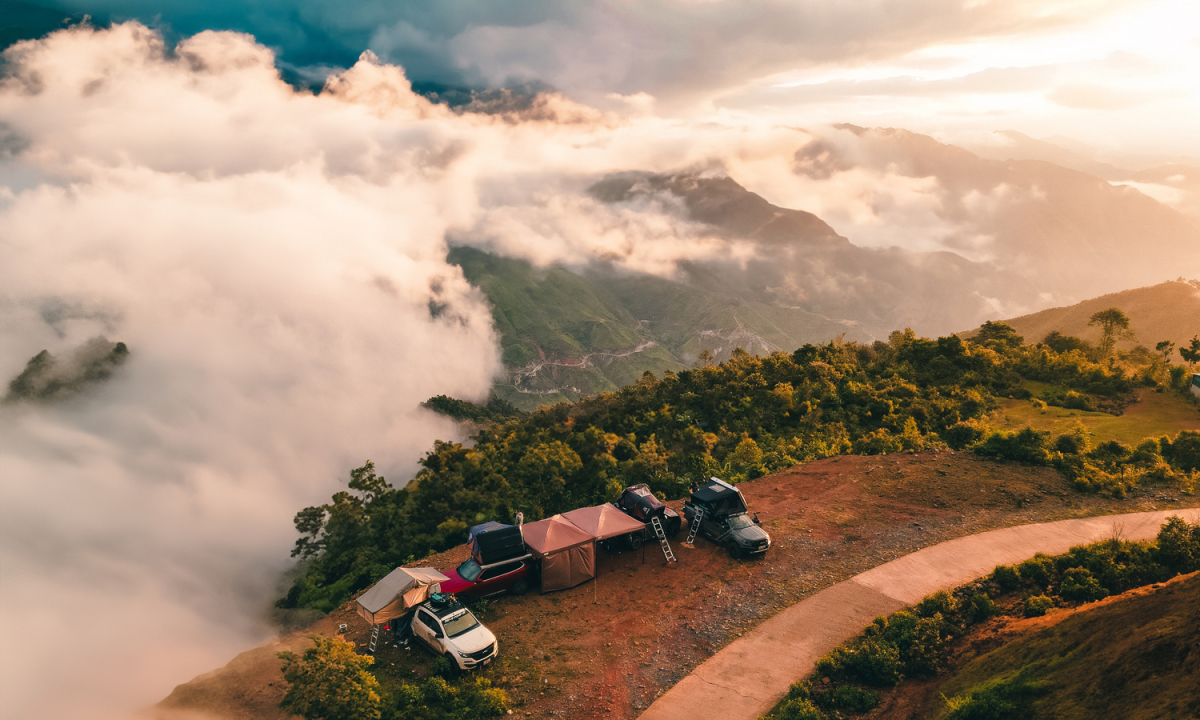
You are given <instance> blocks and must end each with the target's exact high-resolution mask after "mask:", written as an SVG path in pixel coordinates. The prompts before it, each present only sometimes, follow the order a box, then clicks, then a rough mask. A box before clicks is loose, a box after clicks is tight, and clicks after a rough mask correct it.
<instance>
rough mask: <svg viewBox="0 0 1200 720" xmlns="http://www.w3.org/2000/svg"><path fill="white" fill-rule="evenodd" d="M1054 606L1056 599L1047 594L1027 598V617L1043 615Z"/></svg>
mask: <svg viewBox="0 0 1200 720" xmlns="http://www.w3.org/2000/svg"><path fill="white" fill-rule="evenodd" d="M1053 607H1054V600H1052V599H1050V598H1049V597H1047V596H1045V595H1031V596H1030V597H1027V598H1025V617H1041V616H1043V615H1045V614H1046V613H1047V612H1049V611H1050V609H1051V608H1053Z"/></svg>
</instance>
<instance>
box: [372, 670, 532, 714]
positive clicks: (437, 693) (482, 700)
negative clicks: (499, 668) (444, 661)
mask: <svg viewBox="0 0 1200 720" xmlns="http://www.w3.org/2000/svg"><path fill="white" fill-rule="evenodd" d="M509 712H510V711H509V709H508V697H507V696H506V695H505V693H504V691H503V690H500V689H498V688H493V687H492V684H491V682H490V681H489V680H487V678H475V680H474V681H473V682H464V683H462V684H460V685H457V686H455V685H451V684H450V683H448V682H446V681H445V680H444V679H442V678H440V677H431V678H429V679H428V680H426V681H425V682H424V683H422V684H420V685H410V684H408V683H400V685H399V686H397V687H396V688H395V690H394V691H393V693H392V703H391V704H390V706H388V707H387V708H386V711H385V713H384V716H383V718H382V720H418V719H419V720H451V719H452V718H453V719H454V720H458V719H460V718H461V719H465V718H471V720H475V719H476V718H479V719H482V718H494V717H501V716H503V715H505V714H507V713H509ZM356 720H357V719H356Z"/></svg>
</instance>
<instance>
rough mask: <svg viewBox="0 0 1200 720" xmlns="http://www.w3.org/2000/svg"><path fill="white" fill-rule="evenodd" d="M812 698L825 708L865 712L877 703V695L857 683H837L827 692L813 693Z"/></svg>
mask: <svg viewBox="0 0 1200 720" xmlns="http://www.w3.org/2000/svg"><path fill="white" fill-rule="evenodd" d="M813 700H814V701H815V702H816V703H817V705H819V706H820V707H821V708H822V709H825V710H847V711H849V712H855V713H865V712H867V711H868V710H871V709H873V708H874V707H875V706H876V705H878V704H879V695H878V694H876V693H873V692H871V691H870V690H863V689H862V688H860V687H858V686H857V685H839V686H837V687H836V688H834V689H833V690H831V691H829V692H824V693H819V694H817V695H814V696H813Z"/></svg>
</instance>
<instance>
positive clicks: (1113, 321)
mask: <svg viewBox="0 0 1200 720" xmlns="http://www.w3.org/2000/svg"><path fill="white" fill-rule="evenodd" d="M1088 326H1089V327H1099V328H1100V344H1099V345H1098V349H1099V351H1100V357H1102V358H1107V357H1109V356H1110V355H1112V352H1113V348H1114V347H1116V345H1117V341H1118V340H1128V339H1132V338H1133V332H1132V331H1131V330H1130V329H1129V316H1127V315H1126V314H1125V313H1123V312H1121V311H1120V310H1119V309H1117V308H1109V309H1107V310H1101V311H1099V312H1097V313H1095V314H1093V315H1092V317H1091V319H1090V320H1088Z"/></svg>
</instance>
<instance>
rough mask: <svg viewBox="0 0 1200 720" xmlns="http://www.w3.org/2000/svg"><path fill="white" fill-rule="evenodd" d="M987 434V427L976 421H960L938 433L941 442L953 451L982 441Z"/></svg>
mask: <svg viewBox="0 0 1200 720" xmlns="http://www.w3.org/2000/svg"><path fill="white" fill-rule="evenodd" d="M987 434H988V427H987V425H985V424H983V423H982V422H980V421H978V420H961V421H959V422H956V423H954V424H953V425H951V426H949V427H947V428H946V429H945V430H943V431H942V432H941V433H940V435H941V438H942V440H944V441H945V442H946V444H947V445H949V446H950V447H952V448H954V449H955V450H962V449H964V448H967V447H970V446H971V445H974V444H975V443H977V442H979V441H980V440H982V439H983V438H984V436H985V435H987Z"/></svg>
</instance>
